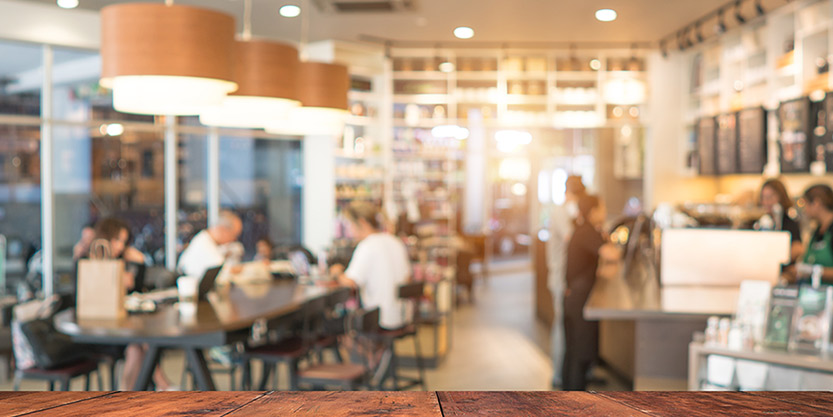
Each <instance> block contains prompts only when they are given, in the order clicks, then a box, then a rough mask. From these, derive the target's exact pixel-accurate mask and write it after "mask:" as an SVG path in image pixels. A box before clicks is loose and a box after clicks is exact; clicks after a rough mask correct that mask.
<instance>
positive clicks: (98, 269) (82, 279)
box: [75, 239, 127, 320]
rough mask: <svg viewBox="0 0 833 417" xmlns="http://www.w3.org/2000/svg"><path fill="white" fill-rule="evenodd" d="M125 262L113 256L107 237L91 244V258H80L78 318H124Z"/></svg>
mask: <svg viewBox="0 0 833 417" xmlns="http://www.w3.org/2000/svg"><path fill="white" fill-rule="evenodd" d="M123 275H124V261H122V260H120V259H111V258H110V250H109V249H108V244H107V242H106V241H105V240H103V239H99V240H96V241H94V242H93V243H92V244H91V245H90V259H82V260H80V261H78V285H77V289H76V292H77V294H76V305H75V311H76V316H77V317H78V319H110V320H113V319H116V320H117V319H122V318H124V317H126V316H127V310H126V309H125V307H124V298H125V292H126V290H125V285H124V281H123V279H122V278H123Z"/></svg>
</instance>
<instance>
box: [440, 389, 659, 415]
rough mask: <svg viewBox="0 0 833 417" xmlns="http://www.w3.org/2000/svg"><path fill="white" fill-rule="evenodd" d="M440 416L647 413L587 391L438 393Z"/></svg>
mask: <svg viewBox="0 0 833 417" xmlns="http://www.w3.org/2000/svg"><path fill="white" fill-rule="evenodd" d="M437 396H438V397H439V400H440V405H441V406H442V412H443V416H445V417H458V416H507V417H509V416H511V417H521V416H555V415H558V416H611V417H613V416H648V415H650V414H647V413H642V412H639V411H637V410H635V409H633V408H630V407H628V406H625V405H623V404H620V403H618V402H616V401H612V400H608V399H606V398H602V397H599V396H598V395H595V394H592V393H587V392H545V391H540V392H440V393H437Z"/></svg>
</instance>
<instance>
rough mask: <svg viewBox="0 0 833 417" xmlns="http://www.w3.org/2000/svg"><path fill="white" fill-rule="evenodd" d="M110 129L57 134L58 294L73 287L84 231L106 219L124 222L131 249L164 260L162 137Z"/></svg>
mask: <svg viewBox="0 0 833 417" xmlns="http://www.w3.org/2000/svg"><path fill="white" fill-rule="evenodd" d="M111 125H112V124H110V125H106V126H105V127H104V128H102V127H98V126H96V127H83V126H67V125H56V126H55V128H54V131H53V132H54V133H53V134H54V138H55V142H54V143H55V164H54V165H55V166H54V169H55V172H54V178H55V180H54V181H55V213H56V216H55V219H56V221H55V229H56V233H55V270H56V277H57V278H58V288H65V286H66V285H69V282H70V281H69V275H70V274H71V273H72V271H73V267H74V261H73V246H74V245H75V244H76V243H77V242H78V240H79V237H80V235H81V229H82V228H83V226H84V225H85V224H90V223H93V222H95V221H97V220H100V219H102V218H104V217H109V216H115V217H118V218H120V219H122V220H124V221H126V222H127V223H128V224H129V226H130V229H131V237H132V244H133V246H135V247H136V248H137V249H139V250H140V251H142V252H144V253H145V255H146V257H147V259H148V260H149V261H150V262H153V263H157V264H160V263H164V260H165V256H164V255H165V254H164V246H165V243H164V181H163V166H164V162H163V152H164V147H163V141H162V133H161V131H160V130H159V129H153V128H148V129H138V128H135V127H130V126H121V125H119V126H121V127H119V128H117V129H113V128H110V129H108V128H107V127H110V126H111ZM117 125H118V124H117ZM122 130H123V132H122ZM108 131H109V133H108ZM116 133H121V134H116Z"/></svg>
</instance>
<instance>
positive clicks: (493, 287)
mask: <svg viewBox="0 0 833 417" xmlns="http://www.w3.org/2000/svg"><path fill="white" fill-rule="evenodd" d="M528 268H529V267H528V264H527V263H523V262H522V263H518V262H513V263H508V264H503V265H497V266H496V267H493V268H492V271H491V273H492V276H491V277H490V278H489V279H488V280H484V281H479V282H478V283H477V285H476V286H475V303H473V304H468V303H464V304H462V305H460V306H459V307H458V309H457V310H456V311H455V315H454V321H453V335H452V337H453V347H452V349H451V350H450V352H449V354H448V355H447V357H446V359H445V361H444V362H443V363H442V364H441V365H440V366H439V367H438V368H437V369H432V370H429V371H428V372H427V380H428V389H430V390H548V389H550V377H551V372H552V364H551V362H550V358H549V353H548V352H549V347H548V345H549V330H548V329H547V328H545V327H544V326H543V325H542V324H540V323H539V322H537V321H536V320H535V319H534V311H533V309H534V307H533V306H534V302H533V300H534V293H533V284H534V283H533V277H532V273H531V272H530V271H529V269H528ZM182 366H183V356H182V354H180V353H178V352H168V353H166V355H165V357H164V361H163V367H164V369H165V371H166V373H167V375H168V376H169V377H170V378H171V379H172V380H173V381H174V383H176V384H179V383H180V382H179V381H180V376H181V373H182ZM255 374H256V375H258V374H259V370H257V369H256V370H255ZM281 374H284V372H281ZM215 379H216V382H217V386H218V388H219V389H223V390H227V389H229V388H230V386H229V385H230V384H229V379H228V376H225V375H218V376H217V377H216V378H215ZM105 386H109V383H108V382H106V376H105ZM279 386H286V381H280V382H279ZM81 387H82V385H81V381H80V380H79V381H77V382H76V383H75V384H74V385H73V389H81ZM45 388H46V384H45V383H41V382H24V383H23V386H22V389H24V390H43V389H45ZM93 388H94V389H95V384H93ZM593 388H594V389H599V388H602V389H603V388H605V387H593ZM608 388H611V387H608ZM10 389H12V385H11V382H7V383H4V384H0V390H10Z"/></svg>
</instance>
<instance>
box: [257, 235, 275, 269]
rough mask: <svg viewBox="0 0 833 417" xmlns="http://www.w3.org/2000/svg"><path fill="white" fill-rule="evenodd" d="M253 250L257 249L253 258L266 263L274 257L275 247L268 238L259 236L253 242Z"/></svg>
mask: <svg viewBox="0 0 833 417" xmlns="http://www.w3.org/2000/svg"><path fill="white" fill-rule="evenodd" d="M255 250H256V251H257V253H256V254H255V258H254V260H255V261H261V262H267V263H268V262H271V261H272V258H273V257H274V252H275V247H274V246H273V245H272V241H270V240H269V238H267V237H263V238H260V239H259V240H258V241H257V243H256V244H255Z"/></svg>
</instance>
